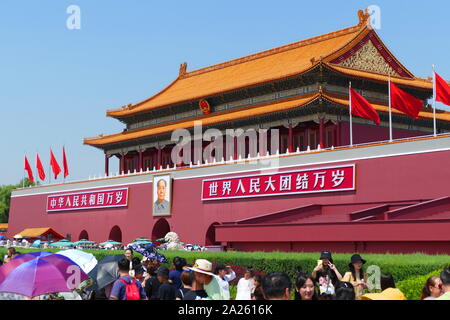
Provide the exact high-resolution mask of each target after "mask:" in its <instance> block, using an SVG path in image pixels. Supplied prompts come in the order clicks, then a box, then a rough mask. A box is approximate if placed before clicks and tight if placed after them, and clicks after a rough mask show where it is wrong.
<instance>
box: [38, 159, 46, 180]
mask: <svg viewBox="0 0 450 320" xmlns="http://www.w3.org/2000/svg"><path fill="white" fill-rule="evenodd" d="M36 169H38V173H39V178H40V179H41V180H42V181H45V171H44V167H43V166H42V163H41V159H39V154H37V153H36Z"/></svg>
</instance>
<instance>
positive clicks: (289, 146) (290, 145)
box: [288, 123, 294, 153]
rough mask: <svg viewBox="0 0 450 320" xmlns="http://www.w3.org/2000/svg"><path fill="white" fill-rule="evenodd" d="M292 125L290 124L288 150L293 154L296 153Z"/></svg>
mask: <svg viewBox="0 0 450 320" xmlns="http://www.w3.org/2000/svg"><path fill="white" fill-rule="evenodd" d="M292 131H293V130H292V124H291V123H289V134H288V150H289V153H292V152H293V151H294V136H293V132H292Z"/></svg>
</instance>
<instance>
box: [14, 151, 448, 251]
mask: <svg viewBox="0 0 450 320" xmlns="http://www.w3.org/2000/svg"><path fill="white" fill-rule="evenodd" d="M346 163H356V191H350V192H338V193H319V194H316V195H313V194H309V195H304V196H299V195H291V196H282V197H266V198H255V199H236V200H217V201H207V202H202V201H201V200H200V197H201V187H202V179H203V178H196V179H184V180H175V181H174V183H173V194H174V199H173V214H172V216H171V217H168V218H166V219H167V221H168V222H169V224H170V228H171V230H172V231H175V232H177V233H178V234H179V235H180V237H181V240H182V241H183V242H186V243H198V244H204V241H205V236H206V231H207V229H208V227H209V226H210V225H211V224H212V223H214V222H231V221H236V220H240V219H244V218H250V217H254V216H258V215H262V214H268V213H271V212H276V211H281V210H284V209H289V208H293V207H299V206H304V205H308V204H358V203H359V204H361V205H359V206H360V207H361V208H364V207H366V205H367V206H368V207H369V206H371V205H372V204H374V205H375V204H377V203H385V202H390V201H410V200H414V201H415V200H422V199H435V198H439V197H443V196H448V195H449V191H448V181H449V177H450V165H447V164H449V163H450V152H449V151H443V152H434V153H426V154H414V155H407V156H397V157H386V158H378V159H367V160H359V161H354V162H346ZM340 164H341V163H339V164H337V163H336V165H340ZM328 165H329V164H328ZM333 165H334V164H333ZM321 166H327V164H324V165H318V166H311V167H321ZM302 168H305V167H302ZM289 170H292V168H289ZM244 174H248V172H246V173H244ZM234 175H235V174H234ZM234 175H233V176H234ZM204 178H205V179H206V178H210V177H209V176H208V177H204ZM42 189H45V188H42ZM46 198H47V194H43V195H35V196H25V197H14V198H12V199H11V215H10V221H9V232H8V234H9V235H13V234H16V233H17V232H20V231H21V230H23V229H25V228H31V227H47V226H48V227H52V228H54V229H55V230H56V231H58V232H60V233H62V234H64V235H65V234H66V233H70V234H71V235H72V239H78V236H79V234H80V232H81V231H82V230H86V231H87V232H88V234H89V238H90V240H94V241H105V240H107V239H108V237H109V233H110V230H111V228H112V227H113V226H115V225H118V226H119V227H120V228H121V231H122V236H123V242H125V243H128V242H130V241H131V240H132V239H134V238H135V237H139V236H145V237H151V233H152V228H153V225H154V224H155V222H156V221H157V220H158V219H159V218H154V217H152V184H151V183H145V184H138V185H131V186H130V194H129V206H128V208H116V209H103V210H102V209H98V210H89V211H82V210H80V211H74V212H64V213H51V214H47V213H46V208H45V206H46ZM339 210H340V211H342V213H343V214H344V213H345V211H346V210H345V209H343V208H342V207H341V208H339ZM352 211H353V210H352ZM335 213H336V212H330V214H335ZM323 214H328V213H327V211H326V210H325V211H324V213H323ZM400 232H402V231H400ZM418 236H420V235H418ZM265 246H267V245H265ZM347 246H348V244H345V248H347Z"/></svg>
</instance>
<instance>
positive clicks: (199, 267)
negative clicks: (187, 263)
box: [190, 259, 214, 276]
mask: <svg viewBox="0 0 450 320" xmlns="http://www.w3.org/2000/svg"><path fill="white" fill-rule="evenodd" d="M190 270H192V271H194V272H199V273H203V274H207V275H210V276H213V275H214V273H213V272H212V263H211V262H209V261H208V260H206V259H197V260H195V263H194V266H193V267H192V268H190Z"/></svg>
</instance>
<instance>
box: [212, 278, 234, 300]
mask: <svg viewBox="0 0 450 320" xmlns="http://www.w3.org/2000/svg"><path fill="white" fill-rule="evenodd" d="M216 278H217V281H218V282H219V285H220V286H221V287H222V289H223V291H224V292H225V295H226V296H227V297H228V299H227V300H230V284H229V283H228V282H229V281H232V280H234V279H235V278H236V273H235V272H234V271H232V272H231V273H229V274H226V275H225V276H224V279H222V278H221V277H219V276H216Z"/></svg>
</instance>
